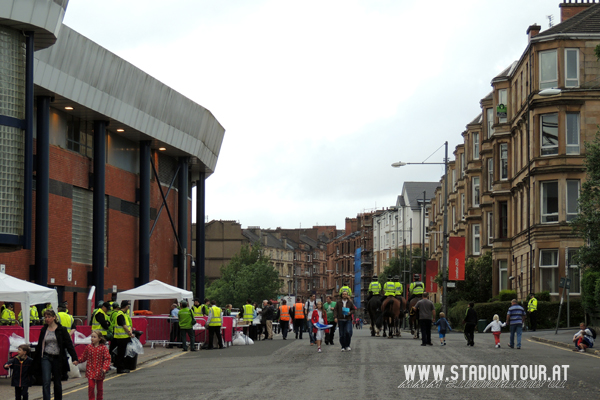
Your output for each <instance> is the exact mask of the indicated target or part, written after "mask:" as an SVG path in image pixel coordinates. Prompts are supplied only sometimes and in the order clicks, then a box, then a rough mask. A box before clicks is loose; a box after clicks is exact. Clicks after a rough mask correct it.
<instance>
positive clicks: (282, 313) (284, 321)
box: [277, 300, 290, 340]
mask: <svg viewBox="0 0 600 400" xmlns="http://www.w3.org/2000/svg"><path fill="white" fill-rule="evenodd" d="M277 314H278V315H279V327H280V328H281V335H282V336H283V340H287V334H288V329H289V326H290V306H288V305H287V301H285V300H281V306H280V307H279V310H278V311H277Z"/></svg>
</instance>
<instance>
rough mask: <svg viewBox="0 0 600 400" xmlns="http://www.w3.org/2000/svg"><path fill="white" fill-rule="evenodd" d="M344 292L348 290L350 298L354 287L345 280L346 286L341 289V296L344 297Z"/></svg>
mask: <svg viewBox="0 0 600 400" xmlns="http://www.w3.org/2000/svg"><path fill="white" fill-rule="evenodd" d="M343 292H348V298H350V297H352V289H350V286H348V282H344V286H342V288H341V289H340V298H341V297H342V293H343Z"/></svg>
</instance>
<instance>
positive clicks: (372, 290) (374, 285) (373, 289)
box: [367, 275, 381, 302]
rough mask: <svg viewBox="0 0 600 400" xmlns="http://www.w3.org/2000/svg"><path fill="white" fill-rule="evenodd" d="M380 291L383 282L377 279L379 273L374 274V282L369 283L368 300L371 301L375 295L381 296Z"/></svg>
mask: <svg viewBox="0 0 600 400" xmlns="http://www.w3.org/2000/svg"><path fill="white" fill-rule="evenodd" d="M380 292H381V283H379V281H378V280H377V275H373V282H371V283H370V284H369V297H367V302H369V300H371V298H372V297H373V296H379V293H380Z"/></svg>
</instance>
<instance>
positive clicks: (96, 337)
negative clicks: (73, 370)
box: [79, 331, 110, 400]
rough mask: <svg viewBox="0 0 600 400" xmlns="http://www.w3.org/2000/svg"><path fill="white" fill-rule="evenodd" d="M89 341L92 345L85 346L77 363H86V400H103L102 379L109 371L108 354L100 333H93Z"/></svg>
mask: <svg viewBox="0 0 600 400" xmlns="http://www.w3.org/2000/svg"><path fill="white" fill-rule="evenodd" d="M90 339H91V341H92V344H88V345H87V347H86V348H85V350H84V351H83V354H82V356H81V360H79V361H80V362H84V361H87V364H86V366H85V377H86V378H87V379H88V398H89V399H90V400H94V399H96V400H102V399H103V398H104V378H105V377H106V374H107V373H108V371H110V353H109V352H108V347H106V338H105V337H104V336H102V333H101V332H100V331H93V332H92V335H91V336H90ZM94 391H95V392H96V393H94Z"/></svg>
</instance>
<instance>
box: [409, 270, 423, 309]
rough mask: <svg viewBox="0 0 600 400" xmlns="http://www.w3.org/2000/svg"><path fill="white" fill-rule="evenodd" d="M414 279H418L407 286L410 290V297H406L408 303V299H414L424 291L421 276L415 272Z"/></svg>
mask: <svg viewBox="0 0 600 400" xmlns="http://www.w3.org/2000/svg"><path fill="white" fill-rule="evenodd" d="M415 279H418V280H417V281H415V282H412V283H411V284H410V287H409V291H410V298H409V299H408V303H409V304H410V301H411V300H412V299H414V298H415V297H419V298H421V297H422V295H423V292H424V291H425V284H424V283H423V282H421V276H420V275H417V274H415Z"/></svg>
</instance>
